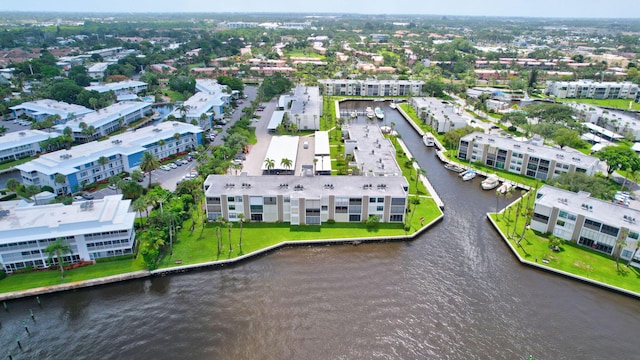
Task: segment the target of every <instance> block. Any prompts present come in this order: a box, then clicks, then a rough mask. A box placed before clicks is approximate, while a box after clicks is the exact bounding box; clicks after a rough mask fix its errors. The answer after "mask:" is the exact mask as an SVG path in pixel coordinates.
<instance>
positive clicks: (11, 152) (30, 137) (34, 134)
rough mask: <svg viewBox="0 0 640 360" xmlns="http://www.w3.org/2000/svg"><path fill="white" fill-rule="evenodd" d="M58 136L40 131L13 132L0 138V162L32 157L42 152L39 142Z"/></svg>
mask: <svg viewBox="0 0 640 360" xmlns="http://www.w3.org/2000/svg"><path fill="white" fill-rule="evenodd" d="M58 136H59V134H57V133H49V132H46V131H42V130H22V131H15V132H10V133H7V134H5V135H4V136H0V162H2V161H11V160H17V159H20V158H24V157H29V156H34V155H35V154H38V153H40V152H41V151H42V148H41V147H40V142H41V141H45V140H47V139H50V138H55V137H58Z"/></svg>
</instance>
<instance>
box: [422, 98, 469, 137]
mask: <svg viewBox="0 0 640 360" xmlns="http://www.w3.org/2000/svg"><path fill="white" fill-rule="evenodd" d="M411 106H412V107H413V108H414V109H415V110H416V114H417V115H418V118H420V120H422V122H423V123H424V124H427V125H429V126H431V128H433V129H434V130H435V131H436V132H438V133H445V132H447V131H449V130H453V129H460V128H463V127H465V126H466V125H467V124H469V122H470V120H471V119H467V118H465V117H463V116H462V109H461V108H459V107H456V106H455V105H454V104H452V103H451V102H449V101H447V100H441V99H438V98H434V97H428V98H425V97H414V98H412V99H411Z"/></svg>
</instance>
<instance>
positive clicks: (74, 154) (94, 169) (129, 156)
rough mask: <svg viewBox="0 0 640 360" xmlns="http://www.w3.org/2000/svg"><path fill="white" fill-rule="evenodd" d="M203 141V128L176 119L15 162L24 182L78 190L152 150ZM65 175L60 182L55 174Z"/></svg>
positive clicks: (159, 153) (161, 152)
mask: <svg viewBox="0 0 640 360" xmlns="http://www.w3.org/2000/svg"><path fill="white" fill-rule="evenodd" d="M200 144H202V129H201V128H200V127H198V126H194V125H190V124H185V123H181V122H177V121H166V122H162V123H159V124H158V125H154V126H148V127H143V128H141V129H138V130H136V131H128V132H126V133H124V134H120V135H116V136H113V137H111V138H109V139H108V140H105V141H92V142H89V143H86V144H82V145H78V146H74V147H73V148H71V149H69V150H60V151H55V152H52V153H48V154H44V155H41V156H40V157H38V158H37V159H34V160H32V161H29V162H27V163H24V164H21V165H18V166H16V168H17V169H18V170H20V175H21V180H22V182H23V183H24V184H25V185H32V184H33V185H38V186H45V185H47V186H50V187H52V188H53V189H54V190H55V192H56V193H64V194H66V193H70V192H75V191H78V190H79V189H80V188H82V185H83V184H89V183H94V182H97V181H102V180H107V179H108V178H109V177H111V176H113V175H117V174H119V173H121V172H125V171H126V172H131V171H132V170H134V169H138V168H139V166H140V161H141V160H142V155H143V153H145V152H150V153H151V154H153V155H155V156H156V157H158V158H159V159H163V158H166V157H168V156H169V155H173V154H175V153H179V152H186V151H190V150H192V149H195V147H196V146H198V145H200ZM56 174H62V175H64V176H65V182H64V183H57V182H56V181H55V175H56Z"/></svg>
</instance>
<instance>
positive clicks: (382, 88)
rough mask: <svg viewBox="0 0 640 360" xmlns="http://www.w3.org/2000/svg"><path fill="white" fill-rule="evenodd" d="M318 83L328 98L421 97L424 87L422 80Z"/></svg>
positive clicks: (333, 80) (330, 80)
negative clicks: (339, 96)
mask: <svg viewBox="0 0 640 360" xmlns="http://www.w3.org/2000/svg"><path fill="white" fill-rule="evenodd" d="M318 82H319V83H320V85H321V87H322V93H323V94H324V95H328V96H334V95H349V96H420V95H422V93H423V92H422V86H423V85H424V81H421V80H377V79H367V80H351V79H323V80H319V81H318Z"/></svg>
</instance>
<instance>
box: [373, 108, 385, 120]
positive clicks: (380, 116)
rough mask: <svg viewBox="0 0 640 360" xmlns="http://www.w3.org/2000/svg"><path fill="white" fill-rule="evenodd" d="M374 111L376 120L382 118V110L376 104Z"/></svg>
mask: <svg viewBox="0 0 640 360" xmlns="http://www.w3.org/2000/svg"><path fill="white" fill-rule="evenodd" d="M374 113H375V114H376V117H377V118H378V120H382V119H384V111H382V109H380V107H379V106H376V110H375V111H374Z"/></svg>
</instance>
